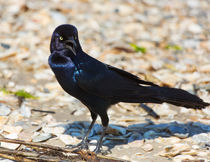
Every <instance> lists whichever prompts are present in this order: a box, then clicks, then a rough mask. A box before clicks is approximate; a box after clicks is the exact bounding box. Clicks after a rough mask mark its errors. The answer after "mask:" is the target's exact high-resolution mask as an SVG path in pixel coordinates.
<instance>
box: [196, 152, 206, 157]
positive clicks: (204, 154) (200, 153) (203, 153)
mask: <svg viewBox="0 0 210 162" xmlns="http://www.w3.org/2000/svg"><path fill="white" fill-rule="evenodd" d="M197 155H198V156H201V157H208V156H209V155H208V152H204V151H200V152H198V154H197Z"/></svg>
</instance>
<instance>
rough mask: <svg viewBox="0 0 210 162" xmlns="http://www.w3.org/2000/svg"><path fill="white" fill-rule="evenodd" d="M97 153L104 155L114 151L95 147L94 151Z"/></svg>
mask: <svg viewBox="0 0 210 162" xmlns="http://www.w3.org/2000/svg"><path fill="white" fill-rule="evenodd" d="M93 152H94V153H95V154H102V155H107V154H110V153H112V152H111V151H110V150H101V148H97V147H96V148H95V150H94V151H93Z"/></svg>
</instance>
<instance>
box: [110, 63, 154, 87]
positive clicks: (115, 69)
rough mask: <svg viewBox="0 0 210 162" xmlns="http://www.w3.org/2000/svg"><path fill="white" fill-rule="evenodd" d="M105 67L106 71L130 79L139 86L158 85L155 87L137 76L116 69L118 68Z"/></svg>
mask: <svg viewBox="0 0 210 162" xmlns="http://www.w3.org/2000/svg"><path fill="white" fill-rule="evenodd" d="M107 67H108V69H110V70H113V71H115V72H117V73H118V74H120V75H121V76H123V77H126V78H128V79H131V80H133V81H135V82H137V83H139V84H143V85H152V86H158V85H156V84H154V83H152V82H148V81H144V80H141V79H140V78H139V77H138V76H136V75H133V74H131V73H129V72H127V71H124V70H121V69H118V68H116V67H114V66H111V65H107Z"/></svg>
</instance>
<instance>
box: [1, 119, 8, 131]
mask: <svg viewBox="0 0 210 162" xmlns="http://www.w3.org/2000/svg"><path fill="white" fill-rule="evenodd" d="M7 121H8V116H0V129H1V127H2V126H3V125H4V124H5V123H6V122H7Z"/></svg>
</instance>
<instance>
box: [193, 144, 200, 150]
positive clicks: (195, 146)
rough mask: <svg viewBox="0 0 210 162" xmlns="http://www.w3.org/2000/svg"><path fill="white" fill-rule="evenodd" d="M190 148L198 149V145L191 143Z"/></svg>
mask: <svg viewBox="0 0 210 162" xmlns="http://www.w3.org/2000/svg"><path fill="white" fill-rule="evenodd" d="M192 148H193V149H195V150H198V149H199V148H200V147H199V146H198V145H192Z"/></svg>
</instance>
